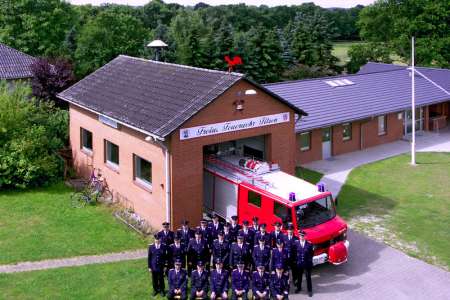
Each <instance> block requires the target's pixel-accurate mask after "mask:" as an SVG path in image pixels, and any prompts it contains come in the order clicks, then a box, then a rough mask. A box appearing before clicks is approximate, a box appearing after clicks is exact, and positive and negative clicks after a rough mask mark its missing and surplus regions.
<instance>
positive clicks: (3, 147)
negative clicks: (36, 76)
mask: <svg viewBox="0 0 450 300" xmlns="http://www.w3.org/2000/svg"><path fill="white" fill-rule="evenodd" d="M67 129H68V113H67V111H65V110H60V109H57V108H55V107H54V106H53V105H52V104H51V103H49V102H38V101H36V100H35V99H34V98H33V97H31V90H30V88H29V86H27V85H26V84H25V83H17V84H16V85H15V86H14V88H13V89H11V88H10V87H9V86H8V84H7V83H6V82H2V83H0V132H1V134H0V189H5V188H25V187H33V186H41V185H45V184H48V183H50V182H54V181H56V180H58V179H60V178H61V177H62V173H63V165H64V163H63V160H62V159H61V158H60V157H59V156H58V154H57V151H58V150H59V149H61V148H62V147H63V146H64V145H65V144H66V143H67V140H68V133H67Z"/></svg>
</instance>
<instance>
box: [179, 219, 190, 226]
mask: <svg viewBox="0 0 450 300" xmlns="http://www.w3.org/2000/svg"><path fill="white" fill-rule="evenodd" d="M181 225H189V221H188V220H183V221H181Z"/></svg>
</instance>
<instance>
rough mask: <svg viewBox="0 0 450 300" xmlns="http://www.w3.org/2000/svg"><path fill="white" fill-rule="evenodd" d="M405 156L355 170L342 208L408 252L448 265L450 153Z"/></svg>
mask: <svg viewBox="0 0 450 300" xmlns="http://www.w3.org/2000/svg"><path fill="white" fill-rule="evenodd" d="M409 161H410V156H409V155H401V156H397V157H394V158H390V159H386V160H383V161H379V162H376V163H372V164H368V165H365V166H362V167H360V168H357V169H355V170H353V171H352V173H351V174H350V176H349V178H348V179H347V182H346V184H345V185H344V186H343V188H342V190H341V192H340V195H339V206H338V213H339V214H340V215H341V216H343V217H344V218H345V219H347V220H348V221H349V223H350V225H351V226H352V227H353V228H354V229H356V230H360V231H363V232H365V233H367V234H368V235H370V236H372V237H375V238H377V239H379V240H382V241H384V242H386V243H388V244H390V245H392V246H393V247H396V248H399V249H401V250H403V251H405V252H406V253H408V254H410V255H412V256H415V257H419V258H421V259H423V260H425V261H427V262H430V263H434V264H437V265H440V266H442V267H444V268H446V269H449V268H450V251H449V249H450V153H418V154H417V166H415V167H413V166H411V165H410V164H409Z"/></svg>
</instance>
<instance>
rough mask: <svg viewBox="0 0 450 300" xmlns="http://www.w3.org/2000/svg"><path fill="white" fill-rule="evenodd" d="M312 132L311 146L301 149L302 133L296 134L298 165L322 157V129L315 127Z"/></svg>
mask: <svg viewBox="0 0 450 300" xmlns="http://www.w3.org/2000/svg"><path fill="white" fill-rule="evenodd" d="M310 132H311V148H310V149H309V150H306V151H302V150H300V134H299V133H298V134H297V135H296V140H297V143H296V145H295V155H296V163H297V165H302V164H305V163H308V162H311V161H315V160H321V159H322V129H314V130H312V131H310Z"/></svg>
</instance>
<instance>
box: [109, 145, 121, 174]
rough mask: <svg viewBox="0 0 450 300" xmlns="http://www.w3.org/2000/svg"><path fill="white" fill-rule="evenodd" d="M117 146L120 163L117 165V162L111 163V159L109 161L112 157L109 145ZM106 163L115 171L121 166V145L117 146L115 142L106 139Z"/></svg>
mask: <svg viewBox="0 0 450 300" xmlns="http://www.w3.org/2000/svg"><path fill="white" fill-rule="evenodd" d="M111 144H112V145H115V146H117V156H118V157H117V159H118V163H115V162H113V161H110V160H109V159H108V157H109V156H110V155H109V151H110V150H109V147H108V145H111ZM105 163H106V165H107V166H109V167H111V168H112V169H114V170H119V164H120V147H119V145H117V144H114V143H113V142H110V141H108V140H106V139H105Z"/></svg>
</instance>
